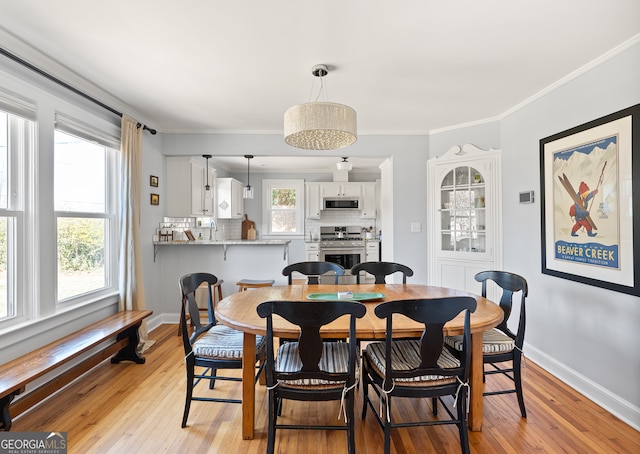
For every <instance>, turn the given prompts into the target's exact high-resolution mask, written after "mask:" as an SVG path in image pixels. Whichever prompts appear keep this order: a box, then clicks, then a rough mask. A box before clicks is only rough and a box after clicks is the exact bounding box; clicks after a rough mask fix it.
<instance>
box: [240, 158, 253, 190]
mask: <svg viewBox="0 0 640 454" xmlns="http://www.w3.org/2000/svg"><path fill="white" fill-rule="evenodd" d="M244 157H245V158H247V185H246V186H245V187H244V189H243V190H242V198H243V199H253V188H252V187H251V183H249V163H250V162H251V159H253V155H250V154H246V155H244Z"/></svg>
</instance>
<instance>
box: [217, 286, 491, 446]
mask: <svg viewBox="0 0 640 454" xmlns="http://www.w3.org/2000/svg"><path fill="white" fill-rule="evenodd" d="M337 292H352V293H354V294H356V296H362V294H368V295H366V296H367V297H372V299H370V300H367V301H361V302H362V303H363V304H364V305H365V306H366V307H367V312H366V315H365V316H364V317H363V318H361V319H358V320H357V322H356V336H357V338H358V339H359V340H363V341H366V340H373V339H384V337H385V333H386V325H385V320H383V319H379V318H378V317H377V316H376V315H375V313H374V308H375V307H376V306H377V305H378V304H380V303H383V302H387V301H398V300H405V299H414V298H442V297H449V296H472V297H473V298H475V299H476V301H477V302H478V306H477V308H476V310H475V312H474V313H473V314H471V371H470V374H469V385H470V397H469V428H470V429H471V430H473V431H480V430H482V393H483V391H484V383H483V380H482V375H483V373H482V370H483V364H482V333H483V331H486V330H488V329H491V328H493V327H495V326H497V325H498V324H499V323H500V322H501V321H502V317H503V312H502V309H501V308H500V306H498V305H497V304H495V303H494V302H492V301H490V300H488V299H486V298H483V297H481V296H478V295H473V294H470V293H466V292H463V291H459V290H454V289H448V288H443V287H434V286H429V285H419V284H346V285H345V284H341V285H324V284H320V285H288V286H277V287H264V288H258V289H255V290H250V291H247V292H239V293H234V294H232V295H230V296H228V297H226V298H224V299H223V300H222V301H220V302H219V303H218V305H217V307H216V317H217V319H218V320H219V321H220V322H221V323H223V324H224V325H227V326H229V327H231V328H235V329H237V330H240V331H242V332H243V333H244V353H243V357H244V358H255V336H256V335H257V334H260V335H264V334H265V333H266V321H265V320H264V319H262V318H260V316H259V315H258V313H257V311H256V308H257V307H258V305H259V304H260V303H262V302H264V301H309V300H310V299H316V298H318V301H319V304H321V299H322V298H323V295H318V294H327V295H325V296H327V298H331V297H332V296H333V295H334V294H337ZM376 294H378V295H376ZM376 296H377V298H373V297H376ZM462 324H463V316H462V315H459V316H458V317H456V318H455V319H453V320H452V321H451V322H449V323H447V324H446V325H445V330H446V334H447V335H458V334H462ZM422 329H423V325H420V324H418V323H416V322H413V321H412V320H409V319H403V318H402V317H397V318H394V326H393V335H394V336H396V335H397V336H398V337H411V336H420V335H421V334H422ZM273 330H274V335H275V336H278V337H284V338H295V337H297V335H298V329H297V327H295V326H294V325H291V324H290V323H289V322H287V321H286V320H284V319H282V318H279V317H274V321H273ZM348 332H349V326H348V319H347V318H346V317H342V318H341V319H338V320H336V321H335V322H333V323H331V324H329V325H327V326H326V327H324V328H323V330H322V332H321V333H322V335H323V336H326V337H331V338H336V337H346V336H347V335H348ZM254 428H255V364H254V363H252V362H251V361H244V362H243V365H242V437H243V438H244V439H247V440H248V439H252V438H253V437H254Z"/></svg>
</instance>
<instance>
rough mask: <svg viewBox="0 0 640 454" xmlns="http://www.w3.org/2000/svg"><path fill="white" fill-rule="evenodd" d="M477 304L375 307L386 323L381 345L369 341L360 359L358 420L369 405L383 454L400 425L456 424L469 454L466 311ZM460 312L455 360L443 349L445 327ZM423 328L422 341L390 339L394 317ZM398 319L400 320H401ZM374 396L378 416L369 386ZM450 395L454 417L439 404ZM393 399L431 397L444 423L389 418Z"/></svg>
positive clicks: (455, 301) (454, 300)
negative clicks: (461, 320) (380, 430)
mask: <svg viewBox="0 0 640 454" xmlns="http://www.w3.org/2000/svg"><path fill="white" fill-rule="evenodd" d="M476 305H477V303H476V300H475V299H474V298H472V297H468V296H456V297H447V298H434V299H412V300H400V301H390V302H387V303H382V304H380V305H378V306H376V308H375V314H376V316H378V317H379V318H382V319H386V338H385V341H384V342H372V343H370V344H369V345H367V347H366V348H365V350H364V353H363V355H362V368H363V370H362V387H363V390H364V395H363V406H362V419H364V418H365V417H366V414H367V407H368V406H370V407H371V409H372V412H373V414H374V416H375V417H376V419H377V421H378V423H379V424H380V426H381V427H382V428H383V430H384V452H385V454H388V453H389V452H390V451H391V429H394V428H400V427H415V426H433V425H442V424H455V425H456V426H457V427H458V432H459V435H460V446H461V449H462V452H463V453H468V452H469V435H468V433H467V392H468V378H469V367H470V360H471V330H470V313H471V312H473V311H475V309H476ZM463 311H464V333H463V335H462V352H461V358H460V359H457V358H456V357H455V356H454V355H453V354H452V353H451V352H449V350H448V349H447V348H445V347H444V346H443V339H444V325H445V323H447V322H448V321H450V320H452V319H454V318H455V317H456V316H457V315H458V314H460V313H461V312H463ZM395 314H400V315H402V316H403V317H409V318H410V319H412V320H414V321H416V322H418V323H421V324H423V325H424V330H423V333H422V337H421V338H420V339H396V340H394V339H393V327H394V315H395ZM403 317H402V318H403ZM370 385H375V386H372V389H373V390H374V391H375V393H376V394H377V395H378V401H379V402H380V404H381V406H380V408H381V410H384V411H383V412H382V414H381V415H379V414H378V413H377V411H376V406H375V405H374V403H373V401H372V400H371V396H370V395H369V386H370ZM444 396H452V397H453V399H454V407H456V410H457V412H456V414H455V415H454V414H453V411H452V410H451V409H449V408H448V407H447V406H446V405H445V404H444V402H443V400H442V397H444ZM396 397H408V398H412V399H416V398H431V399H432V404H433V414H434V415H437V404H438V402H440V403H441V404H442V405H443V406H444V409H445V410H446V412H447V413H448V416H449V418H448V419H444V420H443V419H441V418H437V419H430V420H427V421H415V420H412V421H401V422H394V421H392V420H391V403H392V401H393V399H394V398H396Z"/></svg>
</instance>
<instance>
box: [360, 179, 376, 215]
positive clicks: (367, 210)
mask: <svg viewBox="0 0 640 454" xmlns="http://www.w3.org/2000/svg"><path fill="white" fill-rule="evenodd" d="M361 201H362V204H361V208H362V217H363V218H365V219H375V218H376V215H377V205H378V203H377V198H376V183H362V198H361Z"/></svg>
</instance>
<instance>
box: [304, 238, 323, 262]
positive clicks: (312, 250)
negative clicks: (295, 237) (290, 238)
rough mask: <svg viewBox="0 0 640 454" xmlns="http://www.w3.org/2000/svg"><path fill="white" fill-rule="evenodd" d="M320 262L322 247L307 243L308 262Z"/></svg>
mask: <svg viewBox="0 0 640 454" xmlns="http://www.w3.org/2000/svg"><path fill="white" fill-rule="evenodd" d="M318 260H320V245H319V244H318V243H307V262H317V261H318Z"/></svg>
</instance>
